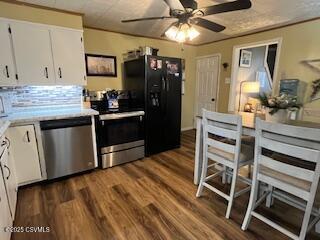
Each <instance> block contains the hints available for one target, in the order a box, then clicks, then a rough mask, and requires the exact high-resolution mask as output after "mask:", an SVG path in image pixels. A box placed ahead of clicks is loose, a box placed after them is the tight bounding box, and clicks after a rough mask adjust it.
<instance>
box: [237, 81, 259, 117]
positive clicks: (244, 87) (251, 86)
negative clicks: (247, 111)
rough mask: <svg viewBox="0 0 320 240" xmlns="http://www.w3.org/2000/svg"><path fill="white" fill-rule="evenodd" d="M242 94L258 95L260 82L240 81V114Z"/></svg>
mask: <svg viewBox="0 0 320 240" xmlns="http://www.w3.org/2000/svg"><path fill="white" fill-rule="evenodd" d="M242 92H244V93H258V92H260V82H252V81H242V82H241V83H240V93H239V105H238V112H240V105H241V96H242Z"/></svg>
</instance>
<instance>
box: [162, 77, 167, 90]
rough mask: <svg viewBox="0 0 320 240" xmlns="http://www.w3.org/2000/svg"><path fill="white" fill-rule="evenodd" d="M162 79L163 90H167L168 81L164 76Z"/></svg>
mask: <svg viewBox="0 0 320 240" xmlns="http://www.w3.org/2000/svg"><path fill="white" fill-rule="evenodd" d="M161 80H162V90H163V91H165V90H166V81H165V80H164V77H162V78H161Z"/></svg>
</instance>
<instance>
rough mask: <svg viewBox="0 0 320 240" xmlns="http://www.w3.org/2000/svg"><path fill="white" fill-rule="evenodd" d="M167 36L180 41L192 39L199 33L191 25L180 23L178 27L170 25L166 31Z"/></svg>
mask: <svg viewBox="0 0 320 240" xmlns="http://www.w3.org/2000/svg"><path fill="white" fill-rule="evenodd" d="M165 35H166V36H167V38H169V39H171V40H173V41H176V42H179V43H182V42H185V41H186V40H189V41H191V40H193V39H194V38H196V37H198V36H199V35H200V33H199V32H198V31H197V30H196V29H195V28H194V27H192V26H190V25H189V24H187V23H183V24H180V26H179V27H176V26H171V27H170V28H169V29H168V30H167V31H166V32H165Z"/></svg>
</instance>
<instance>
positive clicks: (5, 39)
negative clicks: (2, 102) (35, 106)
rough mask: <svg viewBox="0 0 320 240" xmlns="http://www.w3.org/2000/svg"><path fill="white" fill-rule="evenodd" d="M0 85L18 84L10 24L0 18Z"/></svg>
mask: <svg viewBox="0 0 320 240" xmlns="http://www.w3.org/2000/svg"><path fill="white" fill-rule="evenodd" d="M0 43H1V44H0V53H1V55H0V85H1V86H11V85H16V84H17V81H16V78H15V68H14V61H13V52H12V46H11V40H10V33H9V24H8V23H7V22H5V21H2V20H0Z"/></svg>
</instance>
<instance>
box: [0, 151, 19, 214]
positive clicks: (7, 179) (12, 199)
mask: <svg viewBox="0 0 320 240" xmlns="http://www.w3.org/2000/svg"><path fill="white" fill-rule="evenodd" d="M8 147H9V145H8ZM2 156H3V160H2V169H3V178H4V183H5V186H6V189H7V195H8V201H9V207H10V212H11V215H12V218H13V219H14V216H15V213H16V205H17V191H18V184H17V179H16V170H15V166H14V162H13V158H12V157H11V154H10V152H9V149H8V148H6V149H5V151H4V153H3V155H2Z"/></svg>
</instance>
